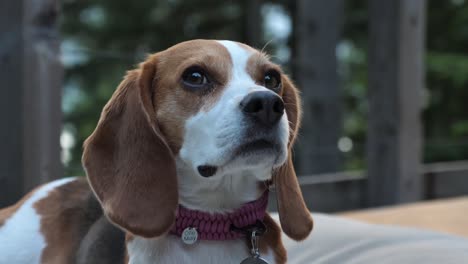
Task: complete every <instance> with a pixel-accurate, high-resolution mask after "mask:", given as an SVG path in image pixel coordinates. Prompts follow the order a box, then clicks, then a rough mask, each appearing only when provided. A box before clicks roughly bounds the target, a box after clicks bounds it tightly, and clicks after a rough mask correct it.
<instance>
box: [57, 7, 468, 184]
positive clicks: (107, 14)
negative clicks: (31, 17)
mask: <svg viewBox="0 0 468 264" xmlns="http://www.w3.org/2000/svg"><path fill="white" fill-rule="evenodd" d="M250 3H251V2H250V1H248V0H242V1H216V0H186V1H182V0H167V1H162V0H140V1H138V3H136V2H131V1H123V0H98V1H84V0H64V1H63V4H62V10H63V13H62V18H61V30H62V34H63V38H64V41H63V44H62V53H63V61H64V63H65V66H66V80H65V86H64V97H63V110H64V115H65V120H64V133H62V138H61V143H62V147H63V149H64V150H63V155H62V156H63V157H62V158H63V161H64V164H65V168H66V172H65V173H66V175H83V174H84V173H83V171H82V168H81V164H80V158H81V151H82V148H81V146H82V143H83V141H84V139H85V138H86V137H87V136H89V135H90V134H91V133H92V131H93V130H94V127H95V126H96V123H97V120H98V118H99V114H100V111H101V109H102V107H103V106H104V104H105V103H106V102H107V100H108V99H109V98H110V96H111V94H112V92H113V91H114V90H115V88H116V87H117V85H118V84H119V82H120V81H121V79H122V77H123V76H124V74H125V71H126V70H129V69H131V68H134V67H135V65H136V64H137V63H138V62H140V61H142V60H143V59H144V58H145V56H146V54H148V53H151V52H156V51H159V50H162V49H165V48H167V47H169V46H171V45H173V44H176V43H178V42H181V41H184V40H188V39H194V38H210V39H231V40H237V41H241V42H249V40H251V39H252V33H253V34H255V32H252V31H250V32H249V31H248V29H249V28H256V29H258V28H259V30H258V31H259V32H258V34H259V36H260V37H259V39H258V40H257V41H256V42H258V43H256V44H257V45H256V47H257V48H262V47H263V45H265V44H266V43H269V44H268V46H267V50H268V51H269V53H271V54H273V55H274V60H276V62H278V63H281V64H283V65H286V69H291V67H290V65H292V62H291V58H292V55H291V54H293V53H294V50H292V48H291V47H294V43H293V41H294V39H293V38H292V33H291V31H292V30H294V29H293V28H292V24H293V21H294V19H293V18H294V1H287V0H282V1H263V4H262V6H261V8H260V10H259V11H258V13H259V14H261V16H260V17H259V19H258V20H252V17H251V16H250V17H249V16H248V14H252V10H249V9H248V8H251V7H252V6H251V5H250ZM345 3H346V10H345V18H344V29H343V35H342V40H341V41H340V43H339V44H338V46H337V48H336V54H337V58H338V62H339V67H338V72H339V76H340V78H341V81H342V87H343V93H344V97H343V98H344V102H343V104H344V113H343V120H344V126H343V127H344V132H343V138H342V139H343V140H344V143H348V144H346V145H347V146H348V147H347V148H344V149H342V151H343V155H344V169H362V168H364V167H365V161H364V157H365V154H364V151H365V146H364V143H365V139H366V113H367V102H366V96H367V55H366V53H367V30H368V26H367V22H368V14H367V1H365V0H347V1H345ZM428 7H429V8H428V16H427V17H428V21H427V57H426V61H427V63H426V67H427V81H426V86H427V93H426V102H427V103H426V110H425V113H424V122H425V140H426V142H425V151H424V155H425V162H432V161H442V160H457V159H468V107H465V102H467V101H468V89H467V88H466V86H467V84H468V74H467V73H466V72H468V46H467V45H466V43H468V31H466V29H465V25H466V24H467V23H468V3H465V1H463V0H452V1H436V0H430V1H429V5H428ZM253 13H255V12H253ZM255 21H258V23H261V26H260V27H252V26H249V23H250V24H251V23H255ZM249 36H250V37H249ZM287 71H288V70H287ZM289 72H290V71H289ZM340 141H341V140H340ZM350 143H351V144H350ZM349 146H351V147H349ZM332 147H336V146H332Z"/></svg>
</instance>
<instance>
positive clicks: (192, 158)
mask: <svg viewBox="0 0 468 264" xmlns="http://www.w3.org/2000/svg"><path fill="white" fill-rule="evenodd" d="M152 59H153V60H154V63H155V64H156V65H157V66H156V68H157V69H158V71H157V72H158V73H157V74H156V77H155V78H156V79H155V86H156V87H155V92H154V98H153V100H154V105H155V106H156V107H157V109H156V110H155V111H156V115H157V120H158V124H159V127H160V129H161V130H162V133H163V134H164V135H165V138H166V139H167V141H168V143H169V145H170V147H171V149H172V150H173V152H174V153H175V154H176V155H177V156H178V157H179V160H180V162H183V163H185V165H187V166H190V167H191V168H192V169H193V171H195V172H198V174H199V176H200V177H223V175H231V174H233V173H237V171H239V170H252V171H256V172H258V173H255V176H256V177H257V178H258V180H267V179H269V178H270V177H271V170H272V168H276V167H279V166H280V165H282V164H283V163H284V162H285V160H286V157H287V149H288V138H289V125H288V117H287V115H286V114H285V112H284V102H283V99H282V98H281V95H282V92H283V89H284V87H283V84H282V75H283V74H282V72H281V69H280V68H279V67H278V66H277V65H275V64H273V63H271V62H270V61H269V60H268V58H267V57H266V56H265V55H264V54H262V53H260V52H258V51H256V50H254V49H252V48H250V47H248V46H245V45H241V44H239V43H235V42H230V41H219V42H217V41H192V42H184V43H182V44H179V45H177V46H175V47H173V48H171V49H169V50H166V51H164V52H161V53H160V54H158V56H155V57H153V58H152ZM265 172H267V173H265ZM179 179H180V177H179ZM181 181H183V179H181Z"/></svg>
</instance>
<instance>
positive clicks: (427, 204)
mask: <svg viewBox="0 0 468 264" xmlns="http://www.w3.org/2000/svg"><path fill="white" fill-rule="evenodd" d="M337 215H340V216H344V217H347V218H352V219H356V220H361V221H365V222H370V223H376V224H388V225H400V226H407V227H417V228H424V229H430V230H434V231H439V232H444V233H450V234H455V235H459V236H465V237H468V196H463V197H460V198H452V199H439V200H433V201H424V202H418V203H413V204H407V205H400V206H391V207H382V208H378V209H369V210H359V211H350V212H344V213H338V214H337Z"/></svg>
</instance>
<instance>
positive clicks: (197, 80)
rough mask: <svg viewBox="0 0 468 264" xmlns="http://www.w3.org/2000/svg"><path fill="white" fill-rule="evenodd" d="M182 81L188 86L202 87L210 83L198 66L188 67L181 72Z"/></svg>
mask: <svg viewBox="0 0 468 264" xmlns="http://www.w3.org/2000/svg"><path fill="white" fill-rule="evenodd" d="M182 81H183V82H184V85H186V86H188V87H190V88H202V87H204V86H206V85H208V84H210V81H209V80H208V78H207V77H206V74H205V73H204V72H203V70H202V69H200V68H198V67H191V68H188V69H187V70H186V71H185V72H184V74H182Z"/></svg>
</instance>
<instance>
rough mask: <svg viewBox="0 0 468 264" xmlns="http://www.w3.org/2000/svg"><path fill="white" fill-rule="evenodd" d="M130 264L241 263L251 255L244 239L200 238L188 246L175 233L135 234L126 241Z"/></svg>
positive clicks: (270, 258)
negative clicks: (158, 234)
mask: <svg viewBox="0 0 468 264" xmlns="http://www.w3.org/2000/svg"><path fill="white" fill-rule="evenodd" d="M127 250H128V255H129V259H130V264H156V263H158V264H159V263H206V264H208V263H213V264H215V263H223V264H231V263H232V264H239V263H241V262H242V261H243V260H244V259H246V258H247V257H249V252H248V248H247V243H246V242H245V241H244V240H239V239H238V240H226V241H197V242H196V243H195V244H193V245H186V244H184V243H183V242H182V240H181V239H180V238H179V237H177V236H173V235H168V236H164V237H159V238H154V239H145V238H140V237H136V238H134V239H133V240H132V241H131V242H129V243H128V244H127ZM269 253H270V254H266V255H262V257H263V258H265V259H266V260H267V261H268V263H275V262H274V256H273V254H271V252H269Z"/></svg>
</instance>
